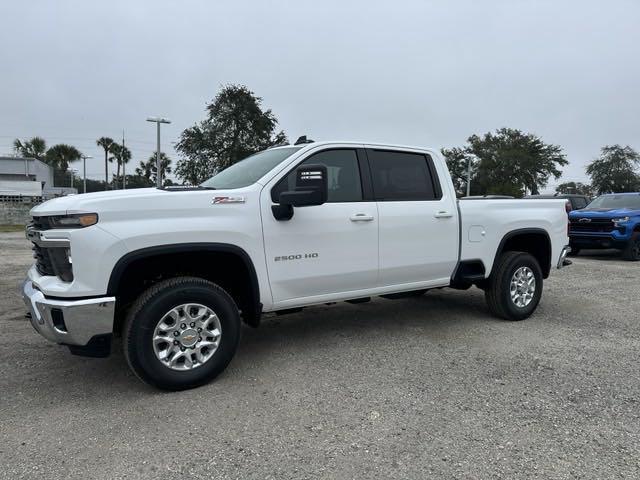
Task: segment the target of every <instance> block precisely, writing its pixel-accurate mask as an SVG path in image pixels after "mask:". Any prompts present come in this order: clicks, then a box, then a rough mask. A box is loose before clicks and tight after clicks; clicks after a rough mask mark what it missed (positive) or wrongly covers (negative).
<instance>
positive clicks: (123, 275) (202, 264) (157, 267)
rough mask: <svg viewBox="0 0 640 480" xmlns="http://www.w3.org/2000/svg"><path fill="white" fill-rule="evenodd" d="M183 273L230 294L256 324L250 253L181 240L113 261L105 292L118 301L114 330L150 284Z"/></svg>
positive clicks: (258, 312)
mask: <svg viewBox="0 0 640 480" xmlns="http://www.w3.org/2000/svg"><path fill="white" fill-rule="evenodd" d="M216 267H218V268H216ZM184 275H191V276H196V277H199V278H203V279H205V280H209V281H212V282H214V283H216V284H217V285H219V286H220V287H221V288H223V289H225V290H226V291H227V292H228V293H229V295H231V296H232V297H233V299H234V301H235V302H236V303H237V304H238V307H239V308H240V310H241V311H242V318H243V320H244V322H245V323H247V324H248V325H251V326H254V327H257V326H258V325H259V323H260V315H261V312H262V304H261V303H260V288H259V283H258V276H257V273H256V270H255V267H254V264H253V261H252V260H251V257H250V256H249V254H248V253H247V252H246V251H245V250H244V249H242V248H241V247H238V246H237V245H232V244H226V243H184V244H170V245H159V246H154V247H147V248H143V249H139V250H134V251H132V252H129V253H127V254H126V255H124V256H123V257H122V258H120V260H118V262H116V264H115V266H114V268H113V270H112V271H111V275H110V277H109V283H108V287H107V294H108V295H111V296H115V297H116V299H117V302H118V303H117V305H116V316H117V318H116V330H117V329H118V327H119V326H121V323H122V321H123V320H124V315H125V314H126V309H127V308H128V307H129V306H130V305H131V304H132V303H133V302H134V301H135V299H136V298H137V297H138V295H140V294H141V293H142V292H143V291H144V290H146V289H147V288H149V286H150V285H153V284H154V283H157V282H160V281H162V280H166V279H167V278H173V277H176V276H184Z"/></svg>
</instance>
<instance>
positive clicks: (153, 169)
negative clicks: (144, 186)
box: [136, 152, 171, 185]
mask: <svg viewBox="0 0 640 480" xmlns="http://www.w3.org/2000/svg"><path fill="white" fill-rule="evenodd" d="M160 172H161V174H162V178H163V179H165V178H166V174H167V173H171V158H169V156H167V154H166V153H164V152H160ZM157 174H158V168H157V165H156V155H155V154H153V155H151V156H150V157H149V160H147V161H146V163H145V162H142V161H141V162H140V166H139V167H138V168H136V175H139V176H141V177H145V178H146V179H148V180H151V181H152V182H153V184H154V185H155V184H156V177H157Z"/></svg>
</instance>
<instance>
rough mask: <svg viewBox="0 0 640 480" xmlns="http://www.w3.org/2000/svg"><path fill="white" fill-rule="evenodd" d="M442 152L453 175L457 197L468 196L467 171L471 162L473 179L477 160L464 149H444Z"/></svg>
mask: <svg viewBox="0 0 640 480" xmlns="http://www.w3.org/2000/svg"><path fill="white" fill-rule="evenodd" d="M440 152H441V153H442V155H443V156H444V158H445V161H446V162H447V168H448V169H449V173H450V174H451V180H453V186H454V188H455V190H456V195H457V196H458V197H464V196H465V195H466V194H467V173H468V172H467V170H468V169H469V161H471V178H473V176H474V175H475V173H476V172H475V171H476V168H477V159H476V158H475V157H474V156H473V155H471V154H470V153H469V152H467V151H466V150H465V149H464V148H458V147H454V148H449V149H446V148H443V149H442V150H440Z"/></svg>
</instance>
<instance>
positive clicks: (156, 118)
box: [147, 117, 171, 188]
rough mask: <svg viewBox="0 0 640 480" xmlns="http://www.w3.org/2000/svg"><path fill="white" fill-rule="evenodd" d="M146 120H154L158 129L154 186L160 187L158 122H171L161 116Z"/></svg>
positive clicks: (158, 129)
mask: <svg viewBox="0 0 640 480" xmlns="http://www.w3.org/2000/svg"><path fill="white" fill-rule="evenodd" d="M147 122H155V124H156V126H157V131H158V148H157V150H156V187H157V188H162V171H161V170H160V124H161V123H171V120H169V119H167V118H162V117H149V118H147Z"/></svg>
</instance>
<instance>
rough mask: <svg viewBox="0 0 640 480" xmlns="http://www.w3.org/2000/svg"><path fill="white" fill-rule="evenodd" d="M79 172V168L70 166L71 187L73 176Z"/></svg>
mask: <svg viewBox="0 0 640 480" xmlns="http://www.w3.org/2000/svg"><path fill="white" fill-rule="evenodd" d="M76 173H78V169H76V168H70V169H69V174H70V175H71V185H69V186H70V187H71V188H73V176H74V175H75V174H76Z"/></svg>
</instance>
